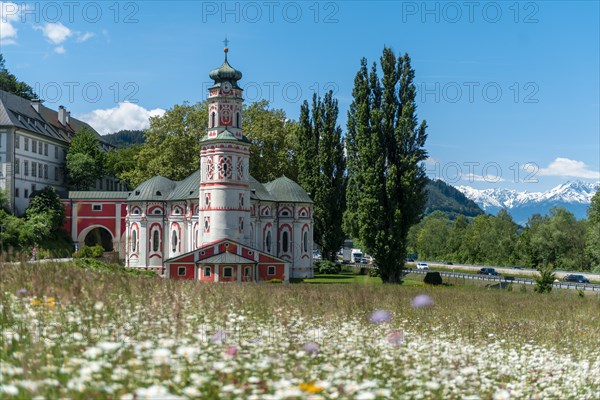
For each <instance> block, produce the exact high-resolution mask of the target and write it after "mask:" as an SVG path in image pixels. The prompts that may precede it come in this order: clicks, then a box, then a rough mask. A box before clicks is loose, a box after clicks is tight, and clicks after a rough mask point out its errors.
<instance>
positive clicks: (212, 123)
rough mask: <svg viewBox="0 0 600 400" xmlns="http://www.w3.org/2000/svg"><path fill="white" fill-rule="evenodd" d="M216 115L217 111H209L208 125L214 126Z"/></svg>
mask: <svg viewBox="0 0 600 400" xmlns="http://www.w3.org/2000/svg"><path fill="white" fill-rule="evenodd" d="M216 117H217V113H215V112H214V111H213V112H212V113H210V127H211V128H214V127H215V126H216V124H215V122H216V121H215V119H216Z"/></svg>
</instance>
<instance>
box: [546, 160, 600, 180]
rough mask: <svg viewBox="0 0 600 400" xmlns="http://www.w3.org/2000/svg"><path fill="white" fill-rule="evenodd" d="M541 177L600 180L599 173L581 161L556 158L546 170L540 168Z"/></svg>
mask: <svg viewBox="0 0 600 400" xmlns="http://www.w3.org/2000/svg"><path fill="white" fill-rule="evenodd" d="M539 174H540V175H541V176H562V177H571V178H583V179H600V172H599V171H593V170H591V169H589V167H588V166H587V165H586V164H585V163H584V162H583V161H577V160H571V159H569V158H563V157H557V158H556V159H555V160H554V161H552V162H551V163H550V165H548V167H546V168H540V171H539Z"/></svg>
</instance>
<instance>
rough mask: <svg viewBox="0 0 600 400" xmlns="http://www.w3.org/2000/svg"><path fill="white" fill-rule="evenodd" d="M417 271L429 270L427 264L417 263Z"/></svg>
mask: <svg viewBox="0 0 600 400" xmlns="http://www.w3.org/2000/svg"><path fill="white" fill-rule="evenodd" d="M417 269H429V265H427V263H424V262H418V263H417Z"/></svg>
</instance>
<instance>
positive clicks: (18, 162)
mask: <svg viewBox="0 0 600 400" xmlns="http://www.w3.org/2000/svg"><path fill="white" fill-rule="evenodd" d="M20 166H21V161H20V160H19V159H18V158H15V174H18V173H19V170H20V169H21V168H20Z"/></svg>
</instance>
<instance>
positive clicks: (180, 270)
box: [177, 267, 185, 276]
mask: <svg viewBox="0 0 600 400" xmlns="http://www.w3.org/2000/svg"><path fill="white" fill-rule="evenodd" d="M177 276H185V267H177Z"/></svg>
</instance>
